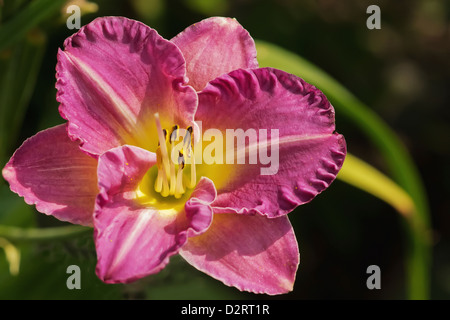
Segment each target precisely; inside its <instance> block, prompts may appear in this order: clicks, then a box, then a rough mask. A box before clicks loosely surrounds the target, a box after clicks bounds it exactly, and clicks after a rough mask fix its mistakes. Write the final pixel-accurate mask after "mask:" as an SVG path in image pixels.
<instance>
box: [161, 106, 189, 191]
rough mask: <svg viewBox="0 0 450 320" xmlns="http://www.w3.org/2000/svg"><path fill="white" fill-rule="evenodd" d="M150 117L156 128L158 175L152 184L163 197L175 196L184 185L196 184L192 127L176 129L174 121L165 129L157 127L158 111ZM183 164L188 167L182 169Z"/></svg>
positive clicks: (184, 187) (183, 189) (185, 187)
mask: <svg viewBox="0 0 450 320" xmlns="http://www.w3.org/2000/svg"><path fill="white" fill-rule="evenodd" d="M154 117H155V122H156V128H157V131H158V148H157V149H156V166H157V168H158V174H157V176H156V180H155V185H154V187H155V191H156V192H158V193H160V194H161V195H162V196H163V197H168V196H174V197H175V198H176V199H179V198H181V196H182V195H183V194H184V193H185V192H186V189H187V188H189V189H192V188H194V187H195V185H196V184H197V174H196V170H195V159H194V152H193V150H194V146H193V141H194V139H193V129H192V127H188V128H187V129H180V127H179V126H178V125H177V124H175V125H173V126H172V127H171V129H170V130H169V131H167V130H166V129H163V128H162V126H161V121H160V118H159V114H158V113H155V114H154ZM168 132H169V134H168ZM181 137H183V139H182V141H181V142H179V143H177V142H178V140H180V138H181ZM187 164H189V169H188V168H186V167H187V166H186V165H187ZM189 173H190V175H189Z"/></svg>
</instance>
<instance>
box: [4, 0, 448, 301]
mask: <svg viewBox="0 0 450 320" xmlns="http://www.w3.org/2000/svg"><path fill="white" fill-rule="evenodd" d="M60 2H61V1H60ZM92 3H95V4H96V5H92ZM28 4H29V1H26V0H3V1H0V6H2V7H3V8H2V12H1V13H2V17H1V19H2V20H1V21H2V25H5V24H6V23H7V22H8V20H9V19H13V18H14V15H16V14H18V12H20V11H21V10H23V9H24V8H25V7H26V6H27V5H28ZM78 4H79V5H80V6H81V7H82V9H83V6H84V8H85V14H84V15H83V16H82V19H81V22H82V25H84V24H87V23H89V22H90V21H91V20H93V19H95V18H96V17H98V16H106V15H119V16H126V17H129V18H133V19H137V20H140V21H142V22H144V23H146V24H147V25H149V26H150V27H152V28H154V29H156V30H157V31H158V32H159V34H161V35H162V36H163V37H165V38H166V39H170V38H172V37H173V36H175V35H176V34H177V33H179V32H180V31H182V30H183V29H184V28H186V27H188V26H189V25H191V24H193V23H195V22H198V21H200V20H202V19H204V18H207V17H210V16H229V17H235V18H236V19H237V20H238V21H239V22H240V23H241V24H242V25H243V26H244V28H246V29H247V30H248V31H249V32H250V34H251V35H252V36H253V38H255V39H258V40H264V41H266V42H270V43H273V44H276V45H278V46H280V47H282V48H285V49H287V50H289V51H291V52H293V53H296V54H298V55H300V56H302V57H303V58H305V59H307V60H309V61H310V62H312V63H314V64H315V65H317V66H318V67H320V68H321V69H322V70H324V71H325V72H327V73H328V74H329V75H330V76H332V77H333V78H335V79H336V80H337V81H339V82H340V83H341V84H342V85H343V86H344V87H346V88H347V89H349V91H351V92H352V93H353V94H354V95H355V96H356V97H358V98H359V99H360V100H361V101H363V102H364V103H365V104H366V105H368V106H369V107H370V108H371V109H372V110H373V111H374V112H375V113H376V114H378V115H379V116H380V117H381V118H382V119H383V120H384V121H385V122H386V123H387V124H388V125H389V126H390V127H391V129H393V130H394V131H395V133H396V134H397V135H398V136H399V138H400V139H401V140H402V141H403V143H404V144H405V145H406V147H407V149H408V150H409V152H410V153H411V156H412V158H413V159H414V162H415V165H416V166H417V168H418V170H419V173H420V176H421V178H422V181H423V183H424V186H425V189H426V196H427V197H428V201H429V206H430V212H431V224H432V235H431V239H432V254H433V255H432V266H431V272H430V273H431V274H430V277H431V288H430V289H431V298H432V299H449V298H450V215H449V214H450V197H449V196H450V110H449V109H450V93H449V89H450V59H449V58H450V55H449V53H450V50H449V49H450V22H449V14H450V2H448V1H445V0H442V1H440V0H423V1H418V0H407V1H406V0H400V1H387V0H386V1H375V0H371V1H366V0H363V1H362V0H347V1H339V0H303V1H294V0H277V1H275V0H232V1H227V0H179V1H175V0H167V1H164V0H129V1H125V0H123V1H121V0H115V1H106V0H96V1H91V4H89V5H88V4H86V3H84V1H78ZM372 4H376V5H378V6H379V7H380V8H381V29H380V30H369V29H368V28H367V27H366V20H367V18H368V17H369V14H367V13H366V9H367V7H368V6H369V5H372ZM90 11H95V12H90ZM62 12H63V11H62V10H60V9H58V10H55V12H54V13H53V14H52V15H50V16H48V17H47V18H46V19H43V21H42V22H40V23H39V24H38V26H37V27H33V28H32V29H31V31H28V32H27V33H26V34H24V35H23V39H25V40H24V41H22V42H23V43H24V44H23V45H17V44H11V45H10V46H6V47H1V50H0V63H1V67H0V77H1V79H2V82H1V83H0V84H1V87H2V89H0V103H1V104H3V106H2V105H0V110H6V111H3V113H1V114H0V115H1V117H2V119H3V121H1V122H0V123H1V125H2V126H3V128H0V133H1V136H0V140H1V143H2V144H1V145H2V154H0V156H1V158H0V161H1V163H0V164H1V166H2V167H3V165H4V164H5V163H6V161H7V160H8V159H9V157H10V156H11V155H12V153H13V152H14V150H15V149H16V148H17V147H18V146H20V144H21V143H22V142H23V141H24V140H25V139H26V138H27V137H29V136H31V135H34V134H35V133H37V132H38V131H40V130H42V129H45V128H48V127H51V126H54V125H56V124H60V123H63V120H62V118H60V116H59V113H58V104H57V102H56V100H55V96H56V90H55V66H56V53H57V49H58V48H61V47H62V45H63V41H64V39H65V38H66V37H68V36H70V35H71V34H72V33H74V32H75V31H76V30H68V28H67V27H66V25H65V19H66V17H64V15H63V13H62ZM89 12H90V13H89ZM0 30H1V27H0ZM3 40H4V41H8V39H6V40H5V39H3ZM22 42H21V43H22ZM0 45H1V42H0ZM14 57H15V58H14ZM13 63H16V64H17V68H16V69H15V70H18V71H17V72H16V73H15V76H16V78H17V77H19V80H17V79H16V80H15V82H10V80H8V79H9V78H8V73H7V70H8V67H9V66H11V64H13ZM285 71H287V72H289V70H285ZM33 75H34V76H33ZM27 77H31V80H30V79H29V78H27ZM33 77H34V78H35V81H33V79H32V78H33ZM316 86H317V87H318V88H319V89H321V87H320V83H318V84H316ZM12 93H13V94H12ZM1 94H3V96H2V95H1ZM332 102H333V101H332ZM4 106H7V108H5V107H4ZM6 119H8V120H7V121H6ZM336 127H337V131H338V132H339V133H342V134H343V135H344V136H345V138H346V140H347V145H348V151H349V152H351V153H352V154H354V155H356V156H358V157H359V158H361V159H363V160H365V161H366V162H368V163H370V164H371V165H372V166H374V167H376V168H378V169H379V170H380V171H382V172H387V173H389V171H388V168H387V166H386V163H385V161H384V159H383V157H382V156H381V155H380V152H379V151H378V149H377V148H376V147H374V146H373V144H372V143H370V142H369V141H368V139H367V138H366V136H365V135H363V134H361V131H360V129H359V128H358V126H356V125H355V124H354V123H353V122H352V121H350V120H349V119H348V118H346V117H343V116H340V114H339V111H338V110H337V112H336ZM289 217H290V219H291V222H292V224H293V226H294V229H295V232H296V235H297V239H298V242H299V246H300V253H301V263H300V267H299V270H298V272H297V280H296V283H295V287H294V291H293V292H291V293H289V294H286V295H282V296H277V297H268V296H262V295H253V294H248V293H243V292H239V291H238V290H236V289H234V288H229V287H226V286H225V285H223V284H222V283H221V282H218V281H216V280H214V279H211V278H209V277H208V276H206V275H204V274H203V273H201V272H198V271H197V270H195V269H194V268H192V267H191V266H190V265H188V264H187V263H185V262H184V261H183V260H182V259H181V258H179V257H173V258H172V259H171V262H170V264H169V265H168V267H166V268H165V269H164V270H163V271H162V272H160V273H159V274H157V275H154V276H149V277H147V278H145V279H142V280H140V281H137V282H135V283H133V284H129V285H105V284H103V283H102V282H101V281H100V280H98V279H97V277H96V276H95V273H94V270H95V263H96V255H95V250H94V245H93V241H92V234H89V233H87V234H86V233H84V234H81V235H78V236H74V237H71V238H70V239H60V240H53V241H25V242H23V241H17V242H14V241H12V243H13V244H14V245H15V246H16V247H17V248H18V249H19V250H20V252H21V261H20V269H19V272H18V274H16V275H11V270H10V265H9V264H8V262H7V260H6V258H5V254H4V252H3V251H2V250H1V248H0V298H1V299H404V298H405V297H406V296H407V293H406V291H405V290H406V289H405V288H406V287H407V284H406V283H405V268H406V267H405V254H406V253H405V252H406V245H405V235H404V230H403V228H402V221H401V220H402V218H401V217H400V215H399V214H398V213H397V212H396V211H395V210H394V209H393V208H392V207H390V206H389V205H387V204H385V203H384V202H382V201H380V200H379V199H377V198H375V197H374V196H372V195H370V194H367V193H365V192H363V191H360V190H359V189H356V188H354V187H352V186H350V185H347V184H345V183H344V182H342V181H339V180H336V181H335V182H334V183H333V184H332V186H331V187H330V188H329V189H328V190H327V191H326V192H324V193H323V194H321V195H319V196H318V197H317V198H316V199H315V200H314V201H312V202H311V203H309V204H307V205H303V206H301V207H299V208H297V209H296V210H295V211H294V212H292V213H291V214H290V215H289ZM0 225H7V226H18V227H50V226H62V225H64V224H63V223H60V222H59V221H56V220H55V219H53V218H51V217H47V216H45V215H43V214H40V213H37V212H36V211H35V209H34V207H32V206H28V205H26V204H25V203H24V201H23V199H22V198H19V197H18V196H17V195H16V194H14V193H12V192H11V191H10V190H9V188H8V184H7V183H6V181H4V180H3V179H1V181H0ZM0 245H1V242H0ZM71 264H76V265H79V266H80V267H81V274H82V280H81V285H82V289H81V290H72V291H71V290H68V289H67V287H66V279H67V277H68V275H67V274H66V268H67V266H69V265H71ZM372 264H375V265H378V266H379V267H380V268H381V275H382V277H381V290H368V289H367V287H366V279H367V277H368V276H369V275H368V274H367V273H366V269H367V267H368V266H369V265H372ZM13 273H14V272H13Z"/></svg>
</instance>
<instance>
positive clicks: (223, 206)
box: [196, 68, 346, 217]
mask: <svg viewBox="0 0 450 320" xmlns="http://www.w3.org/2000/svg"><path fill="white" fill-rule="evenodd" d="M196 120H199V121H201V123H202V127H203V132H205V130H207V129H208V128H217V129H220V130H221V131H222V132H223V133H224V134H225V132H226V129H239V128H240V129H242V130H243V132H247V131H248V130H250V129H254V130H256V131H255V132H256V134H257V135H259V137H262V136H263V134H262V132H261V131H259V130H260V129H267V135H268V138H267V139H266V140H265V139H261V140H259V141H258V143H256V144H254V145H252V146H249V145H248V143H247V151H248V152H249V153H250V152H253V154H256V155H257V157H258V158H257V159H258V161H257V164H249V162H250V159H248V158H246V159H245V163H246V164H236V163H237V160H236V159H235V161H234V163H235V164H233V165H230V164H228V165H222V167H221V168H218V169H217V170H211V169H210V170H207V171H205V172H204V174H205V175H206V176H208V177H210V178H211V179H212V180H213V181H214V183H215V184H216V188H217V192H218V197H217V199H216V200H215V201H214V203H213V204H212V206H213V207H214V212H224V213H226V212H230V211H232V212H237V213H262V214H264V215H267V216H269V217H277V216H280V215H283V214H286V213H288V212H290V211H291V210H293V209H294V208H295V207H296V206H298V205H300V204H303V203H306V202H309V201H311V200H312V199H313V198H314V197H315V196H316V195H317V194H319V193H320V192H322V191H323V190H325V189H326V188H327V187H328V186H329V185H330V184H331V183H332V181H333V180H334V179H335V177H336V174H337V173H338V171H339V170H340V168H341V166H342V164H343V162H344V158H345V154H346V145H345V141H344V137H343V136H341V135H339V134H337V133H335V131H334V130H335V124H334V109H333V107H332V106H331V105H330V103H329V102H328V100H327V99H326V97H325V96H324V95H323V94H322V93H321V92H320V91H319V90H318V89H316V88H315V87H313V86H312V85H310V84H307V83H305V82H304V81H303V80H302V79H300V78H298V77H296V76H294V75H290V74H288V73H285V72H283V71H280V70H275V69H271V68H262V69H254V70H236V71H233V72H231V73H230V74H228V75H224V76H221V77H219V78H217V79H215V80H214V81H212V82H210V84H208V86H207V87H206V88H205V89H204V90H203V91H202V92H201V93H200V94H199V108H198V111H197V114H196ZM273 129H275V130H278V133H279V143H278V144H274V145H273V146H272V147H270V143H271V137H272V136H271V130H273ZM224 140H226V137H225V138H224ZM267 143H269V147H268V149H271V148H275V147H278V149H279V161H278V164H277V161H276V158H274V159H272V160H273V164H267V165H264V164H262V162H261V160H260V156H259V154H258V151H260V150H261V147H262V146H264V145H267ZM224 144H226V143H225V142H224ZM274 150H275V149H274ZM235 154H237V150H235ZM224 162H225V160H224ZM270 166H272V172H271V173H270V174H267V172H266V173H264V174H262V171H261V169H262V168H266V169H267V167H270ZM201 170H202V169H201V168H200V169H199V170H198V171H199V172H200V173H201V172H202V171H201ZM224 172H226V174H224ZM225 175H226V176H227V180H226V181H225V182H223V183H219V182H218V180H220V176H225Z"/></svg>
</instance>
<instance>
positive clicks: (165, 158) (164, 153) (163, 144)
mask: <svg viewBox="0 0 450 320" xmlns="http://www.w3.org/2000/svg"><path fill="white" fill-rule="evenodd" d="M154 117H155V122H156V129H157V131H158V139H159V145H160V148H161V156H162V166H163V170H164V172H165V174H166V179H167V177H169V175H170V163H169V155H168V154H167V146H166V137H167V131H165V130H164V131H165V132H166V133H164V131H163V129H162V127H161V121H160V120H159V113H158V112H157V113H155V114H154Z"/></svg>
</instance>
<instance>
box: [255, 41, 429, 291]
mask: <svg viewBox="0 0 450 320" xmlns="http://www.w3.org/2000/svg"><path fill="white" fill-rule="evenodd" d="M256 44H257V52H258V61H259V62H260V66H261V67H273V68H278V69H282V70H285V71H287V72H290V73H293V74H295V75H297V76H299V77H301V78H302V79H304V80H305V81H307V82H309V83H311V84H313V85H315V86H317V87H318V88H319V89H320V90H322V91H323V92H324V93H325V94H326V95H327V97H328V98H329V100H330V101H331V103H332V104H333V105H334V107H335V108H336V110H337V111H338V112H339V115H345V116H347V117H348V118H350V119H351V120H352V121H353V123H354V124H355V125H357V126H358V127H359V128H360V129H361V131H363V132H364V133H365V134H366V135H367V136H368V137H369V138H370V139H371V140H372V141H373V143H374V144H375V145H376V146H377V147H378V149H379V150H380V152H381V153H382V154H383V156H384V158H385V159H386V162H387V163H388V165H389V166H390V170H391V173H392V175H393V177H394V179H395V180H396V181H397V182H398V183H399V185H400V186H401V187H402V188H403V189H404V190H405V191H406V192H407V193H408V194H409V195H410V197H411V198H412V199H413V201H414V210H413V212H412V214H411V215H409V216H408V218H406V222H407V224H406V234H407V243H408V250H407V273H408V274H407V283H408V288H407V292H408V296H409V298H410V299H428V298H429V296H430V293H429V288H430V266H431V246H430V237H429V229H430V217H429V209H428V201H427V197H426V193H425V189H424V187H423V185H422V182H421V179H420V177H419V174H418V171H417V169H416V167H415V165H414V162H413V160H412V159H411V157H410V155H409V153H408V151H407V150H406V148H405V146H404V145H403V143H402V142H401V141H400V140H399V139H398V137H397V135H396V134H395V133H394V132H393V131H392V130H391V129H390V128H389V127H388V126H387V125H386V123H385V122H384V121H383V120H382V119H381V118H380V117H379V116H378V115H377V114H376V113H375V112H373V111H372V110H371V109H370V108H369V107H367V106H366V105H365V104H363V103H362V102H361V101H359V100H358V99H357V98H356V97H355V96H354V95H353V94H352V93H350V92H349V91H348V90H347V89H346V88H344V87H343V86H342V85H341V84H340V83H339V82H338V81H336V80H335V79H333V78H332V77H330V76H329V75H328V74H326V73H325V72H324V71H322V70H321V69H319V68H318V67H316V66H315V65H313V64H312V63H310V62H309V61H307V60H305V59H303V58H301V57H300V56H298V55H296V54H293V53H291V52H289V51H287V50H284V49H282V48H279V47H277V46H275V45H272V44H269V43H266V42H262V41H257V43H256Z"/></svg>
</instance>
